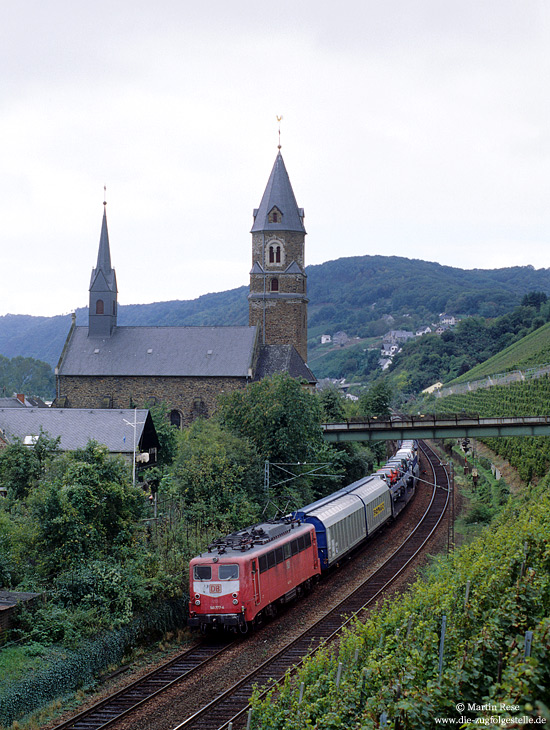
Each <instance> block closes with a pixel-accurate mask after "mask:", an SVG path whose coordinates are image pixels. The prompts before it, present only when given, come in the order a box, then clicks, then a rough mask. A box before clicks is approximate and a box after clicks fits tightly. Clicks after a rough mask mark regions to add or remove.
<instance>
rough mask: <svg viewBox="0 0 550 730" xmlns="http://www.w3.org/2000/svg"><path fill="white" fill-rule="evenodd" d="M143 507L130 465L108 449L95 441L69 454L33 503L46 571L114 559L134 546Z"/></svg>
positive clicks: (39, 554) (53, 469)
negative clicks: (120, 552) (122, 551)
mask: <svg viewBox="0 0 550 730" xmlns="http://www.w3.org/2000/svg"><path fill="white" fill-rule="evenodd" d="M142 506H143V494H142V493H141V491H140V490H139V489H137V488H133V487H132V485H131V477H130V470H129V468H128V465H127V464H126V463H125V462H124V461H123V460H122V459H121V458H120V457H112V456H110V455H109V453H108V451H107V447H106V446H103V445H101V444H98V443H96V442H95V441H90V442H89V443H88V446H87V447H86V448H85V449H79V450H78V451H74V452H71V453H68V454H65V455H63V456H62V457H60V458H59V459H57V460H56V461H55V462H54V463H52V465H51V468H50V469H49V471H48V474H47V475H46V476H45V477H44V478H43V479H42V481H41V484H40V486H39V487H37V488H36V489H35V490H34V491H33V493H32V494H31V496H30V498H29V507H30V511H31V514H32V515H33V517H34V519H35V523H36V556H37V559H38V561H39V562H40V563H41V565H42V566H43V568H44V569H45V570H46V572H48V571H50V570H55V571H56V572H57V571H59V570H60V569H66V568H69V567H71V566H74V565H78V564H80V562H81V561H83V560H84V561H88V560H90V559H93V558H101V557H103V556H108V555H112V553H113V552H116V550H117V548H119V547H122V546H124V545H128V544H131V542H132V540H133V537H134V533H135V529H136V528H135V522H136V520H137V518H138V517H139V516H140V515H141V512H142Z"/></svg>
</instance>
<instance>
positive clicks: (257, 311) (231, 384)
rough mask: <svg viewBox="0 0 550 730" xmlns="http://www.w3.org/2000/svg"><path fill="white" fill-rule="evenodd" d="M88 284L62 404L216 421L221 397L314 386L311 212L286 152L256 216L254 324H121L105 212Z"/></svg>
mask: <svg viewBox="0 0 550 730" xmlns="http://www.w3.org/2000/svg"><path fill="white" fill-rule="evenodd" d="M105 206H106V204H105V203H104V210H103V221H102V224H101V235H100V241H99V251H98V256H97V263H96V266H95V268H94V269H93V270H92V276H91V280H90V288H89V309H88V326H87V327H86V326H78V327H77V326H76V322H75V317H74V316H73V322H72V325H71V328H70V330H69V333H68V336H67V339H66V342H65V345H64V347H63V351H62V353H61V356H60V358H59V362H58V365H57V368H56V371H55V372H56V389H57V390H56V393H57V395H56V400H55V403H54V405H55V406H56V407H58V408H134V407H142V406H144V405H152V404H155V403H161V402H164V403H166V404H167V406H168V408H169V410H170V421H171V423H172V424H174V425H176V426H178V427H183V426H187V425H189V424H190V423H191V422H192V421H193V420H194V419H195V418H197V417H206V418H208V417H209V416H210V415H212V413H213V412H214V411H215V409H216V401H217V397H218V396H219V395H220V394H221V393H224V392H225V393H227V392H230V391H232V390H234V389H236V388H243V387H246V385H247V384H248V383H250V382H253V381H255V380H260V379H262V378H265V377H268V376H270V375H273V374H275V373H278V372H287V373H289V374H290V375H291V376H292V377H295V378H300V379H302V380H303V381H304V382H305V383H306V384H307V385H308V386H309V387H311V388H314V387H315V383H316V379H315V376H314V375H313V373H312V372H311V370H310V369H309V368H308V366H307V364H306V363H307V303H308V299H307V274H306V272H305V260H304V248H305V235H306V230H305V228H304V211H303V209H302V208H299V207H298V205H297V203H296V198H295V197H294V192H293V190H292V185H291V183H290V179H289V176H288V173H287V171H286V167H285V164H284V161H283V157H282V155H281V151H280V147H279V151H278V153H277V157H276V159H275V163H274V165H273V169H272V171H271V174H270V176H269V180H268V182H267V186H266V188H265V192H264V194H263V197H262V199H261V202H260V206H259V208H256V209H255V210H254V213H253V218H254V221H253V225H252V231H251V233H252V269H251V271H250V293H249V295H248V304H249V323H248V326H240V327H239V326H235V327H231V326H225V327H210V326H209V327H127V326H119V325H117V309H118V302H117V297H118V289H117V282H116V274H115V270H114V268H113V267H112V264H111V252H110V245H109V233H108V229H107V215H106V210H105Z"/></svg>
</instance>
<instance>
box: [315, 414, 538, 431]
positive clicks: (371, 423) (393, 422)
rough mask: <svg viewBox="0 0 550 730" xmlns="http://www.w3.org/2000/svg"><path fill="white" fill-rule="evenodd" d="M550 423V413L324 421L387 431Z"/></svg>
mask: <svg viewBox="0 0 550 730" xmlns="http://www.w3.org/2000/svg"><path fill="white" fill-rule="evenodd" d="M542 423H550V415H547V416H503V417H481V416H479V415H478V414H460V413H455V414H453V413H442V414H438V413H433V414H431V413H429V414H424V415H422V414H420V415H417V416H391V417H390V418H376V417H371V418H363V419H361V420H359V419H356V420H350V421H340V422H338V423H323V424H321V427H322V429H323V431H325V432H330V431H362V430H364V429H365V428H368V429H369V430H370V431H376V430H380V431H387V430H388V429H391V428H395V429H401V428H414V427H415V426H416V427H422V426H423V425H430V426H432V425H433V426H435V425H438V424H441V425H456V426H476V425H477V426H493V425H495V426H497V425H514V424H519V425H529V424H542Z"/></svg>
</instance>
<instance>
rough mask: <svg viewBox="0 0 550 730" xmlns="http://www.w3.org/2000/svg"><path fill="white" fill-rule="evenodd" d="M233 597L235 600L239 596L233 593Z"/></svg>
mask: <svg viewBox="0 0 550 730" xmlns="http://www.w3.org/2000/svg"><path fill="white" fill-rule="evenodd" d="M231 595H232V596H233V598H237V596H238V595H239V594H238V593H232V594H231Z"/></svg>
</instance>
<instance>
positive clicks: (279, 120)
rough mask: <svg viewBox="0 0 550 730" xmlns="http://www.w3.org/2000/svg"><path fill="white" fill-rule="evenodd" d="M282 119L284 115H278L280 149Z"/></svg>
mask: <svg viewBox="0 0 550 730" xmlns="http://www.w3.org/2000/svg"><path fill="white" fill-rule="evenodd" d="M282 119H283V116H282V115H281V116H279V115H277V122H278V123H279V146H278V147H277V149H279V150H280V149H281V121H282Z"/></svg>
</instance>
